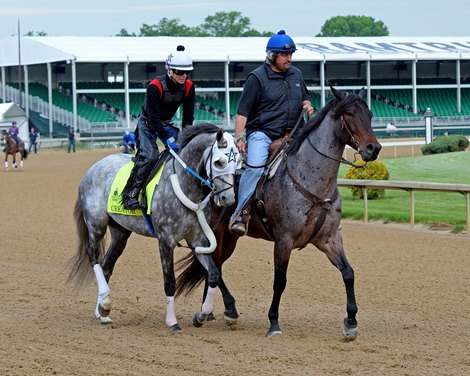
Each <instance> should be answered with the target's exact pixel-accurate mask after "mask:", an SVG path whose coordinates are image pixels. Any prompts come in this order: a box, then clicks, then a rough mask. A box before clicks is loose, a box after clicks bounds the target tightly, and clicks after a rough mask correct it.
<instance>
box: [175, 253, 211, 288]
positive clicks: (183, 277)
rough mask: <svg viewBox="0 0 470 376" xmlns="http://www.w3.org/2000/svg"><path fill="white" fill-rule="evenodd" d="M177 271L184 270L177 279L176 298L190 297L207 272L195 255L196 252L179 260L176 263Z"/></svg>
mask: <svg viewBox="0 0 470 376" xmlns="http://www.w3.org/2000/svg"><path fill="white" fill-rule="evenodd" d="M175 270H176V271H180V270H183V271H182V272H181V273H180V274H179V275H178V278H177V279H176V296H179V295H186V296H188V295H190V294H191V293H192V292H194V290H195V289H196V287H198V286H199V285H200V284H201V283H202V282H203V281H204V280H205V277H206V270H205V269H204V267H203V266H202V265H201V263H200V262H199V261H198V259H197V258H196V256H195V255H194V252H191V253H189V254H188V255H186V256H184V257H183V258H181V259H179V260H178V261H177V262H176V263H175Z"/></svg>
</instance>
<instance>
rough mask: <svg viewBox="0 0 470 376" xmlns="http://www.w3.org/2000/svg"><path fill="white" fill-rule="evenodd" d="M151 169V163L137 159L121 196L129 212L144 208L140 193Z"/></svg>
mask: <svg viewBox="0 0 470 376" xmlns="http://www.w3.org/2000/svg"><path fill="white" fill-rule="evenodd" d="M151 168H152V166H151V164H150V163H144V162H143V161H141V160H139V158H137V162H136V163H135V165H134V168H133V170H132V172H131V175H130V176H129V179H128V180H127V184H126V186H125V187H124V189H123V191H122V194H121V197H122V199H121V202H122V205H123V206H124V208H126V209H129V210H134V209H142V208H143V207H142V205H141V203H140V200H139V193H140V191H141V190H142V188H143V187H144V185H145V182H146V181H147V177H148V174H149V169H151Z"/></svg>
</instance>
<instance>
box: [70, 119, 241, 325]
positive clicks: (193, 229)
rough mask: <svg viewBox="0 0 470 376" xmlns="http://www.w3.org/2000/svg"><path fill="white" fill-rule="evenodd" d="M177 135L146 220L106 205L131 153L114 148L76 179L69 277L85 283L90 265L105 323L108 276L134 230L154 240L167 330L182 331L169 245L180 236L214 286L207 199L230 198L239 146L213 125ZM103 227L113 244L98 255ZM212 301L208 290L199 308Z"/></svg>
mask: <svg viewBox="0 0 470 376" xmlns="http://www.w3.org/2000/svg"><path fill="white" fill-rule="evenodd" d="M180 141H181V147H182V149H181V152H180V153H179V155H176V153H174V158H173V159H170V160H168V161H167V162H166V164H165V166H164V169H163V172H162V174H161V177H160V180H159V182H158V184H157V186H156V189H155V192H154V194H153V196H152V199H151V201H149V202H150V209H151V213H150V215H149V217H148V218H147V219H148V221H146V220H145V219H144V218H143V217H142V216H129V215H124V214H115V213H109V212H108V209H107V202H108V195H109V193H110V190H111V187H112V184H113V181H114V178H115V176H116V174H117V172H118V171H119V170H120V168H121V167H123V166H124V165H126V164H127V163H128V162H130V161H131V156H130V155H127V154H115V155H111V156H108V157H106V158H104V159H102V160H100V161H98V162H97V163H95V164H94V165H93V166H92V167H91V168H90V169H89V170H88V172H87V173H86V174H85V176H84V177H83V179H82V181H81V183H80V186H79V190H78V198H77V201H76V204H75V211H74V217H75V223H76V226H77V232H78V235H79V241H78V250H77V253H76V255H75V256H74V257H73V258H72V259H71V260H70V264H71V271H70V274H69V276H68V279H67V282H71V281H73V282H75V283H76V286H77V288H80V287H82V286H84V285H85V284H86V283H88V282H91V280H92V278H93V271H94V274H95V277H96V280H97V283H98V302H97V306H96V310H95V315H96V317H97V318H99V319H100V320H101V323H103V324H106V323H109V322H112V320H111V319H110V318H109V313H110V310H111V300H110V289H109V285H108V283H109V280H110V278H111V275H112V273H113V269H114V266H115V263H116V261H117V259H118V258H119V257H120V256H121V254H122V253H123V251H124V248H125V247H126V243H127V240H128V238H129V236H130V235H131V234H132V232H135V233H137V234H140V235H144V236H148V237H153V236H155V237H156V238H157V239H158V243H159V248H160V258H161V263H162V268H163V275H164V289H165V294H166V296H167V312H166V324H167V325H168V326H169V327H170V328H171V330H172V331H173V332H179V331H180V330H181V328H180V327H179V325H178V322H177V319H176V314H175V308H174V295H175V288H176V278H175V272H174V261H173V251H174V248H175V247H176V246H177V245H178V242H179V241H180V240H183V239H185V240H186V243H187V245H188V246H189V248H191V249H192V250H193V251H195V257H197V258H198V259H199V260H200V262H201V263H202V264H203V265H204V267H205V268H206V271H207V273H208V276H209V281H208V283H209V286H211V287H212V288H213V290H214V291H215V289H216V287H217V283H218V280H219V271H218V269H217V267H216V266H215V264H214V262H213V261H212V258H211V256H210V254H209V253H210V252H212V250H213V249H214V248H215V238H214V234H213V233H212V231H211V230H210V227H209V225H208V224H207V222H206V219H205V218H206V216H209V215H210V213H209V212H210V204H208V202H209V201H210V200H213V201H214V202H215V205H218V206H229V205H232V204H233V203H234V202H235V192H234V173H235V171H236V169H237V161H236V155H237V154H238V153H237V152H236V146H235V144H234V142H233V137H232V136H231V135H230V134H229V133H224V132H223V131H222V130H221V129H219V128H218V127H216V126H215V125H213V124H201V125H197V126H193V127H189V128H188V129H187V130H185V131H183V132H182V133H181V134H180ZM175 158H176V159H175ZM177 159H178V160H179V161H180V162H181V163H179V162H178V160H177ZM203 184H204V185H205V186H204V185H203ZM113 190H114V189H113ZM206 204H207V205H206ZM149 223H150V225H151V226H150V225H149ZM152 228H153V229H152ZM107 229H109V231H110V233H111V243H110V245H109V248H108V250H107V252H106V254H104V246H105V239H104V237H105V234H106V231H107ZM153 233H154V234H155V235H153ZM212 304H213V297H211V296H209V297H208V300H207V301H206V302H205V303H204V306H203V309H204V310H205V311H212Z"/></svg>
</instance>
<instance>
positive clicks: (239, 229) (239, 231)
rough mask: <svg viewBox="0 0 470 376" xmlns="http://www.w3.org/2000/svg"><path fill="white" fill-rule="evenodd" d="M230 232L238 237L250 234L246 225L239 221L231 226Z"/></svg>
mask: <svg viewBox="0 0 470 376" xmlns="http://www.w3.org/2000/svg"><path fill="white" fill-rule="evenodd" d="M229 231H230V232H231V233H232V234H235V235H238V236H244V235H246V233H247V232H248V231H247V229H246V224H245V223H244V222H242V221H237V220H235V221H234V222H232V223H231V224H230V226H229Z"/></svg>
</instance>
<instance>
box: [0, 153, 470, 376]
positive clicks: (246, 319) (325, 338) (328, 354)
mask: <svg viewBox="0 0 470 376" xmlns="http://www.w3.org/2000/svg"><path fill="white" fill-rule="evenodd" d="M111 152H113V151H109V150H108V151H78V152H77V153H76V154H67V153H64V152H41V153H39V154H37V155H31V156H30V158H29V159H28V161H27V162H26V165H25V168H24V169H23V170H22V171H11V170H10V171H8V172H3V171H2V172H0V189H1V193H2V201H1V211H2V219H1V233H2V241H1V244H2V245H1V248H0V270H1V273H0V302H1V308H0V328H1V329H0V374H2V375H53V374H56V375H245V374H256V375H281V374H282V375H344V374H347V375H420V376H423V375H469V374H470V279H469V277H468V270H469V266H470V238H469V237H465V236H463V235H450V234H448V233H437V232H430V231H419V230H418V231H414V232H412V231H409V230H408V228H407V227H403V226H392V225H386V226H384V225H377V224H376V225H373V224H371V225H364V224H362V223H356V222H349V221H345V222H344V223H343V230H342V233H343V237H344V241H345V246H346V250H347V255H348V258H349V260H350V262H351V264H352V265H353V267H354V269H355V273H356V295H357V300H358V306H359V314H358V320H359V337H358V339H357V340H356V341H355V342H350V343H346V342H343V341H342V339H341V333H340V332H341V322H342V319H343V317H344V316H345V293H344V287H343V284H342V281H341V276H340V273H339V272H338V271H336V270H335V269H334V268H333V267H332V266H331V264H330V263H329V262H328V261H327V259H326V257H325V256H324V255H323V254H321V253H320V252H318V251H317V250H315V249H314V248H313V247H312V246H309V247H307V248H306V249H304V250H302V251H300V252H297V251H294V252H293V255H292V258H291V263H290V267H289V273H288V279H289V280H288V284H287V289H286V292H285V293H284V296H283V300H282V302H281V311H280V314H281V317H280V320H281V321H280V323H281V327H282V329H283V332H284V334H283V335H282V336H278V337H275V338H267V337H266V336H265V334H266V331H267V329H268V320H267V310H268V307H269V304H270V301H271V291H272V289H271V285H272V246H271V244H269V243H267V242H264V241H259V240H253V239H246V238H244V239H242V240H241V241H240V242H239V247H238V250H237V251H236V252H235V255H234V256H233V257H232V259H230V260H229V261H228V262H227V263H226V264H225V269H224V272H225V277H226V281H227V283H228V285H229V287H230V288H231V291H232V292H233V293H234V295H235V297H236V298H237V306H238V309H239V313H240V319H239V323H238V329H237V330H234V331H231V330H229V329H227V328H226V327H225V325H224V323H223V320H222V312H223V305H222V301H221V297H220V295H217V297H216V312H215V313H216V315H217V317H218V318H219V319H218V320H217V321H216V322H213V323H209V324H206V325H205V326H204V327H202V328H195V327H193V326H192V325H191V316H192V315H193V313H194V312H195V311H196V310H197V309H198V308H199V305H200V294H199V293H198V294H196V295H195V296H193V297H190V298H187V299H179V300H177V302H176V309H177V315H178V319H179V323H180V325H181V326H182V327H183V330H184V332H183V333H182V334H180V335H172V334H170V331H169V330H168V328H167V327H166V326H165V324H164V319H165V317H164V316H165V297H164V293H163V281H162V274H161V267H160V262H159V258H158V253H157V245H156V242H155V241H154V240H152V239H148V238H143V237H138V236H133V237H131V239H130V241H129V245H128V248H127V250H126V252H125V253H124V255H123V256H122V258H121V259H120V260H119V262H118V264H117V266H116V269H115V274H114V275H113V278H112V280H111V290H112V296H113V304H114V306H113V311H112V314H111V317H112V318H113V320H114V324H113V325H110V326H101V325H100V324H99V322H98V321H97V320H96V319H95V318H94V316H93V312H94V307H95V302H96V286H95V285H94V284H93V285H91V286H89V287H88V288H87V289H86V290H85V291H84V292H83V293H82V294H81V295H79V296H77V295H76V294H75V293H74V291H72V290H71V289H68V288H65V286H64V282H65V279H66V276H67V273H68V270H66V269H65V268H64V265H65V262H66V260H67V259H68V258H69V257H70V256H71V255H72V254H74V253H75V244H76V235H75V228H74V223H73V219H72V210H73V205H74V202H75V198H76V190H77V186H78V183H79V181H80V179H81V177H82V175H83V173H84V172H85V171H86V170H87V169H88V167H90V166H91V164H92V163H94V162H95V161H97V160H98V159H101V158H102V157H104V156H105V155H107V154H109V153H111ZM2 155H3V154H2ZM185 252H186V251H185V250H184V249H181V250H180V249H179V250H177V252H176V253H177V258H178V257H179V256H181V255H182V254H184V253H185Z"/></svg>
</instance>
